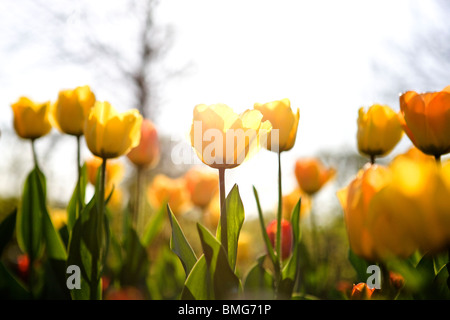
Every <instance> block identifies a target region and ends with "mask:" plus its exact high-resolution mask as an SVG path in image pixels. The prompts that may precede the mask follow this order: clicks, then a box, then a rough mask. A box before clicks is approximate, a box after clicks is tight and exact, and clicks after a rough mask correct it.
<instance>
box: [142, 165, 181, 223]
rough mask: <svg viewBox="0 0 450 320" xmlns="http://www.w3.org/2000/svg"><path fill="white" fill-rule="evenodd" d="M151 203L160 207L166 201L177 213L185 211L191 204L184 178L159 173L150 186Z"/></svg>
mask: <svg viewBox="0 0 450 320" xmlns="http://www.w3.org/2000/svg"><path fill="white" fill-rule="evenodd" d="M148 198H149V201H150V203H151V204H152V205H153V206H154V207H156V208H160V207H161V206H162V205H163V204H164V203H165V202H167V203H168V204H169V206H170V209H171V210H172V212H173V213H174V214H175V215H180V214H182V213H184V212H185V211H186V210H187V209H188V208H189V205H190V201H189V193H188V191H187V189H186V183H185V180H184V179H183V178H176V179H172V178H170V177H167V176H166V175H163V174H157V175H156V176H155V177H154V178H153V181H152V183H151V184H150V186H149V188H148Z"/></svg>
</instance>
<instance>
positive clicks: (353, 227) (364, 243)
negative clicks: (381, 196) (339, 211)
mask: <svg viewBox="0 0 450 320" xmlns="http://www.w3.org/2000/svg"><path fill="white" fill-rule="evenodd" d="M390 179H391V176H390V171H389V170H388V169H387V168H385V167H382V166H379V165H366V166H365V167H364V169H362V170H360V171H359V172H358V174H357V176H356V178H355V179H354V180H353V181H352V182H350V184H349V185H348V186H347V187H346V188H344V189H341V190H339V191H338V193H337V196H338V199H339V201H340V203H341V206H342V208H343V210H344V221H345V225H346V230H347V236H348V240H349V243H350V248H351V249H352V251H353V252H354V253H355V254H356V255H358V256H360V257H362V258H364V259H366V260H368V261H377V260H378V256H377V255H376V251H375V241H376V240H375V239H374V238H373V236H372V234H371V233H370V232H369V229H368V226H367V221H368V219H369V206H370V203H371V201H372V198H373V196H374V195H375V194H376V193H377V192H378V191H379V190H381V189H382V188H384V187H385V186H386V185H387V183H388V182H389V181H390Z"/></svg>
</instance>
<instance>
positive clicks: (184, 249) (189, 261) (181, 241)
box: [167, 205, 197, 277]
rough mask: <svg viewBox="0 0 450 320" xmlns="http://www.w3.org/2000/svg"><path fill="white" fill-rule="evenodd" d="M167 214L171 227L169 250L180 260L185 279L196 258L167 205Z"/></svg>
mask: <svg viewBox="0 0 450 320" xmlns="http://www.w3.org/2000/svg"><path fill="white" fill-rule="evenodd" d="M167 213H168V215H169V221H170V225H171V227H172V237H171V238H170V249H172V251H173V252H174V253H175V254H176V255H177V256H178V257H179V258H180V261H181V264H182V265H183V268H184V270H185V271H186V277H187V276H188V275H189V273H190V272H191V270H192V268H193V267H194V265H195V264H196V262H197V257H196V255H195V253H194V250H193V249H192V247H191V245H190V244H189V242H188V241H187V239H186V237H185V236H184V233H183V230H181V227H180V225H179V224H178V221H177V218H176V217H175V215H174V214H173V213H172V210H171V209H170V206H169V205H167Z"/></svg>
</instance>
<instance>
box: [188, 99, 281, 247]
mask: <svg viewBox="0 0 450 320" xmlns="http://www.w3.org/2000/svg"><path fill="white" fill-rule="evenodd" d="M262 119H263V115H262V114H261V112H259V111H258V110H246V111H244V112H243V113H241V114H237V113H236V112H234V111H233V109H231V108H230V107H229V106H227V105H225V104H213V105H209V106H208V105H205V104H199V105H196V106H195V107H194V116H193V121H192V125H191V131H190V138H191V145H192V147H193V148H194V150H195V152H196V154H197V156H198V157H199V158H200V160H202V162H203V163H205V164H206V165H208V166H210V167H211V168H215V169H218V170H219V195H220V209H221V214H220V225H221V228H222V231H221V233H220V234H221V243H222V245H223V246H224V249H225V252H228V232H227V215H226V207H225V169H232V168H235V167H237V166H239V165H240V164H241V163H242V162H243V161H244V160H246V159H248V158H249V157H250V156H251V155H253V154H254V153H255V152H256V151H257V150H258V149H259V147H260V142H261V137H262V136H266V137H267V134H268V133H269V132H270V130H271V129H272V125H271V124H270V122H269V121H263V120H262Z"/></svg>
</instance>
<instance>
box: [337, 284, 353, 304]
mask: <svg viewBox="0 0 450 320" xmlns="http://www.w3.org/2000/svg"><path fill="white" fill-rule="evenodd" d="M336 290H337V291H339V292H341V293H342V295H343V296H344V297H345V298H346V299H349V298H350V296H351V294H352V290H353V285H352V283H351V282H349V281H346V280H342V281H339V282H338V283H337V284H336Z"/></svg>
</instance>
